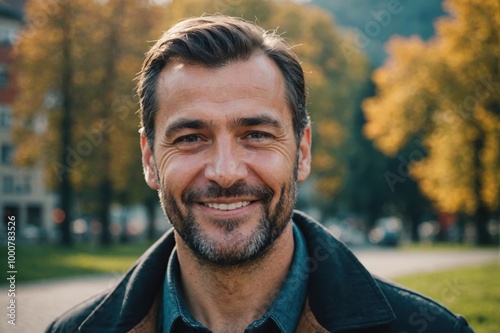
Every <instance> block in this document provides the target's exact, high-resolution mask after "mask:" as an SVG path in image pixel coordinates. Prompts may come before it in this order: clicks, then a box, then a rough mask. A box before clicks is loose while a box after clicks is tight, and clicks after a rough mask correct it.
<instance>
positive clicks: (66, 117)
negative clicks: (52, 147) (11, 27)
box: [59, 2, 73, 246]
mask: <svg viewBox="0 0 500 333" xmlns="http://www.w3.org/2000/svg"><path fill="white" fill-rule="evenodd" d="M61 9H62V27H61V28H62V33H63V39H62V45H61V49H62V61H63V63H62V66H61V67H62V73H61V76H62V78H61V95H62V118H61V164H62V165H63V166H64V169H63V170H62V172H61V178H60V181H61V183H60V187H59V197H60V207H61V210H62V211H63V212H64V219H63V220H62V222H61V224H60V230H61V238H60V243H61V245H63V246H71V245H72V244H73V239H72V237H71V219H72V216H71V213H72V212H71V208H72V203H73V185H72V183H71V171H72V165H71V163H70V162H71V156H70V150H69V149H68V148H69V147H71V141H72V140H71V133H72V127H73V122H72V115H71V112H72V96H71V93H72V84H73V69H72V61H71V36H70V33H71V32H70V31H71V29H70V26H71V23H70V20H71V8H70V3H69V2H68V3H67V4H66V6H61Z"/></svg>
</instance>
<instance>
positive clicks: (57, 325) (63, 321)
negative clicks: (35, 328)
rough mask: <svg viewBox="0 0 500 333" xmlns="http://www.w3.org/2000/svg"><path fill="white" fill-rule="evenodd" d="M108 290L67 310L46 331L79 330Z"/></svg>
mask: <svg viewBox="0 0 500 333" xmlns="http://www.w3.org/2000/svg"><path fill="white" fill-rule="evenodd" d="M107 293H108V291H107V290H106V291H103V292H101V293H100V294H97V295H94V296H92V297H91V298H89V299H87V300H86V301H84V302H82V303H80V304H78V305H76V306H74V307H73V308H71V309H69V310H68V311H66V312H65V313H64V314H62V315H61V316H60V317H58V318H57V319H56V320H54V321H53V322H52V323H51V324H50V325H49V327H48V328H47V329H46V331H45V332H46V333H66V332H77V331H78V328H79V327H80V326H81V324H82V323H83V322H84V321H85V319H86V318H88V316H89V315H90V314H91V313H92V312H93V311H94V310H95V309H96V307H97V306H98V305H99V304H100V303H101V302H102V301H103V299H104V298H105V296H106V295H107Z"/></svg>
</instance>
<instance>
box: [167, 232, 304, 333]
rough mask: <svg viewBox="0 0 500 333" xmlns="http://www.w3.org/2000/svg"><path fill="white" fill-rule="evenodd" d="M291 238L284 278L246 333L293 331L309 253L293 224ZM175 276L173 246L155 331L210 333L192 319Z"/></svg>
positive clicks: (175, 262)
mask: <svg viewBox="0 0 500 333" xmlns="http://www.w3.org/2000/svg"><path fill="white" fill-rule="evenodd" d="M293 237H294V240H295V249H294V254H293V259H292V265H291V266H290V271H289V272H288V275H287V277H286V280H285V282H284V284H283V286H282V288H281V290H280V291H279V293H278V295H277V296H276V298H275V300H274V301H273V303H272V304H271V305H270V307H269V308H268V309H267V311H266V312H265V313H264V315H263V316H262V317H261V318H260V319H258V320H256V321H254V322H253V323H251V324H250V325H249V326H248V327H247V329H246V330H245V332H246V333H250V332H252V333H254V332H255V333H256V332H277V333H291V332H295V328H296V326H297V323H298V321H299V318H300V315H301V313H302V307H303V305H304V302H305V300H306V295H307V285H308V278H309V274H308V267H307V258H308V257H309V256H308V253H307V248H306V243H305V239H304V236H303V235H302V233H301V232H300V230H299V229H298V228H297V226H296V225H295V224H293ZM179 279H180V267H179V260H178V258H177V251H176V250H175V249H174V251H173V252H172V254H171V255H170V258H169V261H168V266H167V272H166V274H165V281H164V289H163V302H162V305H161V310H160V316H159V327H160V330H159V331H160V332H163V333H173V332H175V333H183V332H193V333H194V332H196V333H197V332H210V330H209V329H207V328H206V327H204V326H203V325H202V324H200V323H199V322H198V321H197V320H196V319H194V318H193V316H192V315H191V313H190V312H189V309H188V307H187V305H186V303H185V301H184V299H183V297H182V293H181V290H180V286H179V282H178V281H179Z"/></svg>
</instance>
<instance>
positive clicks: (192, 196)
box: [181, 183, 274, 204]
mask: <svg viewBox="0 0 500 333" xmlns="http://www.w3.org/2000/svg"><path fill="white" fill-rule="evenodd" d="M273 195H274V191H273V190H272V189H271V188H269V187H267V186H265V185H249V184H246V183H236V184H234V185H233V186H231V187H228V188H223V187H221V186H220V185H219V184H216V183H213V184H209V185H207V186H205V187H203V188H196V189H187V190H186V191H185V192H184V193H183V194H182V199H181V200H182V202H183V203H184V204H189V203H193V202H196V201H200V199H216V198H234V197H243V196H250V197H256V198H258V199H260V200H263V201H270V200H271V199H272V197H273Z"/></svg>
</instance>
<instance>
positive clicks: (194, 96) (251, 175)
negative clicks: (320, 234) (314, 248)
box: [141, 55, 311, 265]
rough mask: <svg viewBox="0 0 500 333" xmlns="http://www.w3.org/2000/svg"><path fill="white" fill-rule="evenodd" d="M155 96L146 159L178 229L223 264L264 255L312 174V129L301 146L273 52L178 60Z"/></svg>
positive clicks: (205, 256) (202, 254)
mask: <svg viewBox="0 0 500 333" xmlns="http://www.w3.org/2000/svg"><path fill="white" fill-rule="evenodd" d="M157 96H158V106H159V108H158V113H157V115H156V119H155V124H156V125H155V143H154V154H153V153H152V152H151V150H150V148H149V146H148V143H147V140H146V138H145V137H144V136H143V137H142V138H141V146H142V155H143V165H144V171H145V177H146V181H147V183H148V185H149V186H150V187H151V188H153V189H157V190H159V193H160V201H161V204H162V207H163V210H164V212H165V214H166V215H167V217H168V218H169V220H170V222H171V223H172V225H173V227H174V230H175V232H176V233H177V235H178V236H180V238H181V239H182V241H183V242H184V243H185V244H186V245H187V246H188V247H189V248H190V250H191V251H192V252H193V253H194V254H195V255H196V256H197V257H198V258H199V259H201V260H204V261H208V262H210V263H213V264H216V265H236V264H241V263H244V262H248V261H249V260H252V259H255V258H258V257H260V256H262V255H263V254H264V253H266V251H267V250H268V249H269V248H270V247H271V245H272V244H273V243H274V241H275V240H276V239H277V238H278V237H279V236H280V235H281V233H282V231H283V230H284V228H285V227H286V225H287V224H288V222H289V221H290V217H291V213H292V210H293V207H294V204H295V197H296V184H297V181H303V180H305V179H306V178H307V176H308V175H309V170H310V144H311V134H310V129H309V127H308V128H307V129H306V130H305V133H304V135H303V137H302V139H301V141H300V144H299V147H298V148H297V142H296V140H295V136H294V132H293V124H292V116H291V111H290V109H289V107H288V105H287V103H286V99H285V86H284V81H283V78H282V76H281V73H280V71H279V69H278V67H277V66H276V65H275V64H274V63H273V61H272V60H270V59H269V58H268V57H267V56H265V55H255V56H253V57H251V58H250V59H249V60H247V61H242V62H236V63H232V64H230V65H227V66H225V67H223V68H215V69H214V68H205V67H202V66H199V65H187V64H181V63H173V64H170V65H169V66H167V67H166V68H164V69H163V71H162V72H161V74H160V77H159V81H158V86H157Z"/></svg>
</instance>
